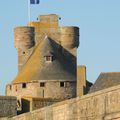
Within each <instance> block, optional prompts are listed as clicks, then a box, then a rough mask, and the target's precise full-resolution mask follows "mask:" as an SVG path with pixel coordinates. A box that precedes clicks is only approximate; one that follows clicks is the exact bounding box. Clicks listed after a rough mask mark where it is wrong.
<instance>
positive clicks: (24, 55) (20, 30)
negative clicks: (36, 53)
mask: <svg viewBox="0 0 120 120" xmlns="http://www.w3.org/2000/svg"><path fill="white" fill-rule="evenodd" d="M14 40H15V42H14V43H15V44H14V45H15V48H17V50H18V70H19V71H20V70H21V69H22V67H23V66H24V65H25V64H26V62H27V61H28V59H29V57H30V55H31V54H32V50H33V49H32V48H33V46H34V45H35V29H34V27H28V26H24V27H16V28H15V29H14Z"/></svg>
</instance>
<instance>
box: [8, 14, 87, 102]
mask: <svg viewBox="0 0 120 120" xmlns="http://www.w3.org/2000/svg"><path fill="white" fill-rule="evenodd" d="M14 38H15V48H16V49H17V51H18V75H17V76H16V78H15V79H14V80H13V81H12V83H11V84H8V85H7V86H6V95H8V96H16V97H17V98H18V99H19V100H21V99H22V98H24V97H33V98H42V99H48V98H49V99H57V100H65V99H70V98H73V97H76V95H77V94H76V91H77V90H76V88H77V60H76V58H77V47H78V46H79V28H78V27H74V26H66V27H60V26H59V16H58V15H55V14H50V15H42V16H40V17H38V21H37V22H30V23H29V24H28V26H23V27H22V26H21V27H16V28H15V29H14ZM78 83H81V82H78ZM84 85H85V83H84ZM79 89H81V88H79ZM82 89H83V88H82Z"/></svg>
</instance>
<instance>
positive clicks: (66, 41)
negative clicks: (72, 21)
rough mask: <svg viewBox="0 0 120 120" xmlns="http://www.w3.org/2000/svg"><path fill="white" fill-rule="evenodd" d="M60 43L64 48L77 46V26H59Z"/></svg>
mask: <svg viewBox="0 0 120 120" xmlns="http://www.w3.org/2000/svg"><path fill="white" fill-rule="evenodd" d="M60 31H61V45H62V46H63V47H64V48H65V49H68V50H69V49H73V48H75V47H78V46H79V28H78V27H61V28H60Z"/></svg>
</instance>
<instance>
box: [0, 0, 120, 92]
mask: <svg viewBox="0 0 120 120" xmlns="http://www.w3.org/2000/svg"><path fill="white" fill-rule="evenodd" d="M49 13H55V14H58V15H59V16H60V17H61V18H62V19H61V21H60V24H61V25H63V26H64V25H65V26H66V25H70V26H71V25H72V26H73V25H74V26H79V27H80V34H81V35H80V47H79V48H78V64H82V65H86V67H87V79H88V80H89V81H92V82H94V81H95V80H96V79H97V77H98V75H99V74H100V72H111V71H112V72H113V71H120V65H119V63H120V55H119V53H120V0H41V4H40V5H34V6H33V5H32V6H31V20H32V21H35V20H36V18H37V16H38V15H40V14H49ZM27 16H28V15H27V0H12V2H11V0H7V1H5V0H1V1H0V94H4V91H5V85H6V84H7V83H9V82H10V81H11V80H13V79H14V78H15V76H16V74H17V51H16V49H15V48H14V36H13V28H14V27H16V26H21V25H23V26H25V25H26V24H27V22H28V17H27Z"/></svg>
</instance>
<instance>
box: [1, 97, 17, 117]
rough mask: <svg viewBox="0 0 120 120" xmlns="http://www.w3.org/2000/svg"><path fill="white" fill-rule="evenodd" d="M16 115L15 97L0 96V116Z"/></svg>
mask: <svg viewBox="0 0 120 120" xmlns="http://www.w3.org/2000/svg"><path fill="white" fill-rule="evenodd" d="M15 115H17V99H16V97H8V96H0V118H1V117H9V116H12V117H13V116H15Z"/></svg>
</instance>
